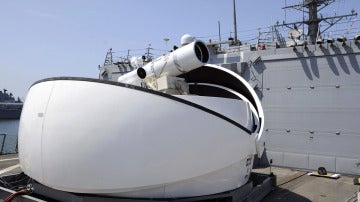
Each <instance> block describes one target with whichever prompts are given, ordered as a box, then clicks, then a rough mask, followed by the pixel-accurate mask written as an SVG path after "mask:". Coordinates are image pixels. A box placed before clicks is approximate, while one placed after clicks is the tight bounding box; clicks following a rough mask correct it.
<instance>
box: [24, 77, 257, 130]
mask: <svg viewBox="0 0 360 202" xmlns="http://www.w3.org/2000/svg"><path fill="white" fill-rule="evenodd" d="M57 80H74V81H88V82H94V83H103V84H109V85H113V86H121V87H125V88H130V89H134V90H139V91H143V92H146V93H151V94H155V95H158V96H162V97H166V98H169V99H172V100H175V101H178V102H181V103H184V104H187V105H190V106H192V107H195V108H198V109H200V110H203V111H205V112H207V113H209V114H212V115H214V116H217V117H219V118H221V119H224V120H225V121H227V122H229V123H231V124H233V125H235V126H237V127H238V128H240V129H242V130H243V131H245V132H246V133H248V134H249V135H251V131H250V130H249V129H247V128H245V127H244V126H243V125H241V124H239V123H237V122H236V121H234V120H232V119H230V118H228V117H226V116H224V115H222V114H220V113H218V112H215V111H213V110H211V109H209V108H206V107H203V106H201V105H198V104H196V103H193V102H190V101H187V100H184V99H181V98H178V97H175V96H172V95H169V94H166V93H162V92H159V91H154V90H151V89H146V88H142V87H139V86H134V85H130V84H125V83H120V82H116V81H107V80H100V79H93V78H84V77H52V78H47V79H42V80H39V81H36V82H35V83H34V84H32V85H31V87H32V86H34V85H36V84H38V83H43V82H47V81H57ZM31 87H30V88H31Z"/></svg>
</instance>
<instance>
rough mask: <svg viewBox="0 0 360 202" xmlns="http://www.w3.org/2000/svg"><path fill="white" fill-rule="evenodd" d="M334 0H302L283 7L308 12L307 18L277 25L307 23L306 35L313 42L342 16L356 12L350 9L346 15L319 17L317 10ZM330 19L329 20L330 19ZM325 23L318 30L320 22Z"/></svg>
mask: <svg viewBox="0 0 360 202" xmlns="http://www.w3.org/2000/svg"><path fill="white" fill-rule="evenodd" d="M335 1H336V0H304V1H303V3H301V4H297V5H291V6H286V7H284V8H283V9H295V10H299V11H302V12H305V13H308V20H303V21H299V22H292V23H285V22H284V23H283V24H280V25H277V26H287V27H289V26H293V25H298V24H300V25H301V24H306V25H308V36H309V37H310V43H313V44H314V43H315V42H316V39H317V38H318V37H319V36H320V35H321V34H323V33H324V32H325V31H327V30H328V29H329V28H330V27H332V26H333V25H335V24H336V23H338V22H339V21H340V20H342V19H343V18H344V17H350V16H356V15H357V13H356V12H355V11H354V10H352V11H351V13H350V14H347V15H340V16H338V15H336V16H332V17H322V16H321V17H319V16H318V12H319V11H321V10H322V9H324V8H325V7H327V6H329V5H330V4H332V3H334V2H335ZM303 8H307V9H308V11H306V10H304V9H303ZM330 20H331V21H330ZM323 21H324V22H325V23H327V27H326V28H325V29H323V30H320V26H319V25H320V23H321V22H323Z"/></svg>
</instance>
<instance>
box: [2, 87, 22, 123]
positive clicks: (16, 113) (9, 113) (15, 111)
mask: <svg viewBox="0 0 360 202" xmlns="http://www.w3.org/2000/svg"><path fill="white" fill-rule="evenodd" d="M22 107H23V102H22V101H21V99H20V98H19V97H18V98H17V99H15V98H14V96H13V94H12V93H8V92H7V90H6V89H4V90H3V91H1V90H0V119H19V118H20V115H21V110H22Z"/></svg>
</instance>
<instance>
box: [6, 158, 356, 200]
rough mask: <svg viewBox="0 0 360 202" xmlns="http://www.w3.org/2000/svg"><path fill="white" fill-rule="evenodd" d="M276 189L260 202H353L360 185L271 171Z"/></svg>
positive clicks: (12, 163) (9, 167)
mask: <svg viewBox="0 0 360 202" xmlns="http://www.w3.org/2000/svg"><path fill="white" fill-rule="evenodd" d="M271 171H272V172H273V173H274V174H275V175H276V177H277V182H276V184H277V187H276V188H275V189H274V190H273V191H272V192H271V193H270V194H269V195H268V196H266V197H265V198H264V199H263V201H265V202H271V201H290V200H291V201H293V202H297V201H299V202H300V201H301V202H303V201H356V200H358V198H359V197H360V192H359V189H360V185H354V183H353V179H354V176H346V175H341V177H340V178H338V179H332V178H325V177H316V176H309V175H307V174H308V172H306V171H302V170H293V169H289V168H280V167H272V168H271ZM20 172H22V171H21V168H20V166H19V158H18V156H17V154H10V155H1V156H0V177H3V176H7V175H11V174H15V173H20ZM253 172H254V173H261V174H269V173H270V168H269V167H267V168H258V169H253Z"/></svg>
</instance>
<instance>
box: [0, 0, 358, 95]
mask: <svg viewBox="0 0 360 202" xmlns="http://www.w3.org/2000/svg"><path fill="white" fill-rule="evenodd" d="M299 2H302V1H301V0H286V1H285V0H251V1H250V0H248V1H245V0H236V4H237V28H238V33H239V34H238V38H239V39H240V40H242V41H246V40H249V39H253V38H256V37H257V35H256V32H257V31H256V30H257V29H258V28H259V27H268V26H270V25H272V24H274V23H275V22H276V21H279V22H282V21H283V20H284V18H285V17H286V21H287V22H292V21H295V20H301V19H302V17H303V16H302V14H301V13H300V12H297V11H294V10H291V11H287V12H286V14H285V12H284V10H282V9H281V8H282V7H284V6H285V3H286V4H287V5H290V4H291V3H299ZM351 9H355V11H356V12H359V13H360V3H359V0H339V1H338V3H335V4H333V5H331V7H330V8H329V9H327V10H325V9H324V10H325V11H326V12H327V14H328V15H330V14H333V13H336V14H338V15H341V14H348V13H350V11H351ZM232 13H233V11H232V0H77V1H70V0H62V1H54V0H33V1H28V0H13V1H2V2H1V3H0V26H1V29H0V30H1V35H0V89H2V88H6V89H8V90H9V91H10V92H13V93H14V95H15V96H19V97H25V96H26V93H27V91H28V89H29V87H30V86H31V84H32V83H34V82H35V81H37V80H40V79H44V78H49V77H55V76H78V77H90V78H97V77H98V68H97V66H98V65H99V64H102V63H103V62H104V58H105V54H106V51H107V50H108V49H109V48H113V50H114V51H117V52H121V51H125V50H127V49H145V48H146V47H147V46H148V44H151V47H152V48H155V49H165V47H166V45H165V42H164V40H163V39H164V38H169V39H170V41H169V42H168V45H167V48H168V49H170V48H171V47H172V46H173V45H178V44H179V43H180V38H181V36H182V35H184V34H191V35H193V36H196V37H198V38H199V39H201V40H204V41H207V40H209V39H212V40H217V39H218V36H217V34H218V21H220V23H221V33H222V37H223V38H227V37H229V35H230V32H233V15H232ZM359 17H360V16H358V17H357V19H359ZM356 23H357V24H355V25H353V26H354V27H358V28H359V27H360V25H359V23H360V22H358V21H357V22H356ZM344 26H345V27H346V26H348V25H346V24H345V25H344ZM125 54H126V53H125V52H124V55H125ZM139 54H140V55H141V54H142V53H141V52H140V53H139Z"/></svg>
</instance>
